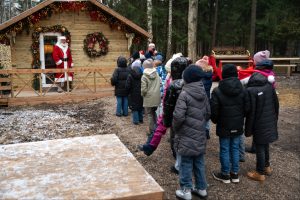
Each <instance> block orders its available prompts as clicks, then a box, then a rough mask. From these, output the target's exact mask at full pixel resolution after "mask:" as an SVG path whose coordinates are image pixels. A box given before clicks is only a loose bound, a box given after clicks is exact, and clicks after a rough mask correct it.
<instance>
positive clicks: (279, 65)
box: [274, 64, 297, 67]
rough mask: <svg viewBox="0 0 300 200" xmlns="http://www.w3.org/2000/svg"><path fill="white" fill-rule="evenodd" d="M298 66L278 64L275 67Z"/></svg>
mask: <svg viewBox="0 0 300 200" xmlns="http://www.w3.org/2000/svg"><path fill="white" fill-rule="evenodd" d="M296 66H297V65H296V64H276V65H274V67H296Z"/></svg>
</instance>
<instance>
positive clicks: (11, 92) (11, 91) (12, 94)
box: [10, 74, 14, 98]
mask: <svg viewBox="0 0 300 200" xmlns="http://www.w3.org/2000/svg"><path fill="white" fill-rule="evenodd" d="M10 86H11V89H10V96H11V98H14V87H13V74H10Z"/></svg>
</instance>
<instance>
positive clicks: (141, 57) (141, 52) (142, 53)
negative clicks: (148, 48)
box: [139, 50, 146, 60]
mask: <svg viewBox="0 0 300 200" xmlns="http://www.w3.org/2000/svg"><path fill="white" fill-rule="evenodd" d="M139 54H140V59H141V60H145V59H146V57H145V51H143V50H140V51H139Z"/></svg>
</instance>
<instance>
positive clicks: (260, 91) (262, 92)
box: [245, 72, 279, 181]
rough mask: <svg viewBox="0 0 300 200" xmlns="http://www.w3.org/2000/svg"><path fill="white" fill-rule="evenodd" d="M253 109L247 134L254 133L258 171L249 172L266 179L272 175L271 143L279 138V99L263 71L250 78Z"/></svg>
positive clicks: (255, 176)
mask: <svg viewBox="0 0 300 200" xmlns="http://www.w3.org/2000/svg"><path fill="white" fill-rule="evenodd" d="M247 90H248V92H249V97H250V102H251V107H250V108H251V109H250V112H249V114H248V115H247V118H246V129H245V135H246V136H251V135H253V140H254V143H255V147H256V171H253V172H248V174H247V175H248V177H250V178H251V179H253V180H257V181H263V180H265V176H264V175H265V174H267V175H270V173H271V171H272V170H271V167H270V162H269V159H270V155H269V144H270V143H272V142H274V141H276V140H277V139H278V131H277V121H278V114H279V101H278V97H277V94H276V91H275V89H274V88H273V87H272V85H271V84H270V83H269V82H268V79H267V78H266V77H265V76H264V75H262V74H261V73H257V72H256V73H253V74H252V76H251V77H250V79H249V82H248V85H247Z"/></svg>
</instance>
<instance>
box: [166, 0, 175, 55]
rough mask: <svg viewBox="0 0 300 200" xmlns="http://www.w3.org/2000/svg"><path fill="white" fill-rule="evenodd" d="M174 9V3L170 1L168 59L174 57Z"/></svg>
mask: <svg viewBox="0 0 300 200" xmlns="http://www.w3.org/2000/svg"><path fill="white" fill-rule="evenodd" d="M172 8H173V2H172V0H169V19H168V42H167V56H166V58H167V59H170V58H171V55H172V15H173V14H172Z"/></svg>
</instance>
